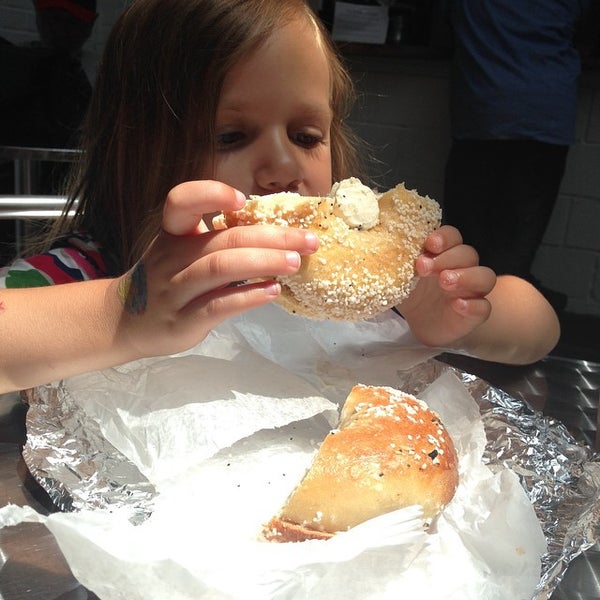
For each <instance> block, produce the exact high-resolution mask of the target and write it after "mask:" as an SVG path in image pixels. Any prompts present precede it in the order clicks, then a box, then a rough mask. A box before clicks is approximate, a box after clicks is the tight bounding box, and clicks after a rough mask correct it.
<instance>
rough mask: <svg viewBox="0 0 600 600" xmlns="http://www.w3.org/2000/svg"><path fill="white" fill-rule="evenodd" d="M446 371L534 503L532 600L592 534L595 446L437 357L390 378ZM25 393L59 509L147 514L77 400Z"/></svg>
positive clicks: (128, 475) (37, 457) (599, 463)
mask: <svg viewBox="0 0 600 600" xmlns="http://www.w3.org/2000/svg"><path fill="white" fill-rule="evenodd" d="M447 370H450V371H453V372H454V373H455V374H456V375H457V376H458V377H459V378H460V379H461V381H462V383H463V384H464V385H465V387H466V388H467V389H468V390H469V392H470V393H471V395H472V397H473V398H474V400H475V401H476V402H477V403H478V405H479V407H480V411H481V416H482V420H483V424H484V428H485V431H486V435H487V446H486V452H485V454H484V461H485V462H486V463H487V465H488V466H489V467H490V468H491V469H492V470H494V468H495V467H496V468H498V469H501V468H505V467H508V468H510V469H511V470H513V471H514V472H515V473H516V474H517V475H518V477H519V479H520V482H521V485H522V486H523V488H524V490H525V492H526V494H527V495H528V497H529V499H530V501H531V502H532V504H533V506H534V509H535V511H536V514H537V516H538V518H539V520H540V524H541V526H542V530H543V532H544V535H545V537H546V541H547V552H546V554H545V555H544V556H543V557H542V572H541V578H540V582H539V584H538V586H537V588H536V590H535V593H534V595H533V596H532V600H545V599H548V598H550V596H551V595H552V593H553V591H554V590H555V589H556V587H557V585H558V583H559V582H560V580H561V579H562V577H563V576H564V574H565V572H566V570H567V567H568V566H569V564H570V563H571V561H572V560H573V559H575V558H576V557H577V556H578V555H579V554H581V552H583V551H585V550H586V549H588V548H590V547H591V546H593V545H594V544H595V543H597V542H598V541H599V540H600V455H598V453H595V452H594V451H593V450H592V449H591V448H590V447H588V446H585V445H582V444H580V443H579V442H577V441H576V440H575V439H574V438H573V436H572V435H571V434H570V433H569V432H568V430H567V429H566V427H565V426H564V425H562V424H561V423H560V422H558V421H557V420H555V419H552V418H549V417H545V416H544V415H542V414H541V413H540V412H539V411H535V410H533V409H531V408H530V407H529V406H528V405H527V404H526V403H525V402H523V401H521V400H517V399H515V398H513V397H511V396H510V395H509V394H507V393H505V392H504V391H502V390H500V389H498V388H495V387H493V386H491V385H490V384H489V383H487V382H486V381H484V380H482V379H480V378H478V377H476V376H474V375H471V374H469V373H466V372H463V371H460V370H458V369H455V368H453V367H450V366H448V365H446V364H445V363H442V362H440V361H438V360H435V359H434V360H430V361H427V362H425V363H422V364H420V365H417V366H416V367H413V368H412V369H410V370H408V371H405V372H402V373H401V374H400V376H401V383H400V387H402V389H404V390H405V391H407V392H409V393H412V394H415V395H418V394H419V392H420V391H421V390H423V389H424V388H425V387H427V385H428V384H430V383H431V382H433V381H435V380H436V379H437V378H438V377H439V376H440V375H442V374H443V373H444V372H445V371H447ZM28 402H29V404H30V408H29V411H28V415H27V433H28V440H27V444H26V446H25V447H24V449H23V457H24V460H25V462H26V464H27V466H28V468H29V470H30V472H31V474H32V476H33V477H34V478H35V479H36V480H37V481H38V482H39V483H40V485H41V486H42V487H43V488H44V489H45V490H46V492H47V493H48V494H49V495H50V497H51V499H52V501H53V502H54V503H55V505H56V506H57V507H58V508H59V509H60V510H63V511H72V510H81V509H103V510H111V509H113V508H116V507H118V508H119V509H123V508H126V509H128V510H130V511H131V516H130V520H131V521H132V522H133V523H141V522H143V521H144V520H145V519H146V518H147V517H148V516H149V515H150V514H151V513H152V509H153V499H154V496H155V490H154V488H153V486H152V485H151V484H150V483H149V482H148V481H147V480H146V479H145V478H144V476H143V475H142V474H141V473H140V472H139V470H138V469H137V467H136V466H135V465H133V463H131V462H130V461H129V460H128V459H126V458H125V457H124V456H123V455H122V454H121V453H120V452H118V451H117V450H116V449H115V448H114V447H113V446H112V445H111V444H109V443H108V442H107V441H106V440H105V439H104V438H103V436H102V434H101V433H100V428H99V426H98V424H97V423H96V422H95V421H94V420H92V419H90V418H89V417H87V415H86V414H85V413H84V411H83V410H82V409H81V408H80V407H79V406H78V405H76V404H74V403H68V402H65V400H64V397H63V398H62V399H61V402H59V401H58V394H57V388H56V387H55V386H45V387H41V388H38V389H36V391H35V393H34V394H33V395H32V396H30V397H29V399H28Z"/></svg>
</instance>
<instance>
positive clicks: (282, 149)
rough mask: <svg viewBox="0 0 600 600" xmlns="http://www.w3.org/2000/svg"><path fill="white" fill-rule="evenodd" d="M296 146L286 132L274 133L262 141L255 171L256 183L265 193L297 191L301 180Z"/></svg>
mask: <svg viewBox="0 0 600 600" xmlns="http://www.w3.org/2000/svg"><path fill="white" fill-rule="evenodd" d="M297 152H298V148H297V146H295V145H294V144H293V143H292V142H291V141H290V139H289V138H288V136H287V132H286V133H285V134H283V133H275V134H272V135H270V136H268V137H266V138H265V139H264V140H263V141H262V147H261V149H260V150H259V161H258V163H257V168H256V172H255V180H256V183H257V185H258V186H259V187H260V188H261V189H263V190H265V192H267V193H275V192H297V191H298V189H299V187H300V183H301V181H302V172H301V165H300V163H299V161H298V158H297Z"/></svg>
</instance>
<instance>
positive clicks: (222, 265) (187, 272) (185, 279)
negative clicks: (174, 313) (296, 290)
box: [170, 248, 301, 307]
mask: <svg viewBox="0 0 600 600" xmlns="http://www.w3.org/2000/svg"><path fill="white" fill-rule="evenodd" d="M300 262H301V258H300V254H299V253H298V252H296V251H293V250H265V249H263V248H233V249H230V250H227V251H225V250H224V251H219V252H213V253H211V254H209V255H208V256H205V257H203V258H202V259H201V260H197V261H195V262H193V263H192V264H190V265H189V266H188V267H186V268H185V269H183V270H182V271H181V272H179V273H177V274H176V275H174V276H173V278H172V279H171V283H170V285H171V286H172V290H173V292H174V293H175V297H176V298H177V303H178V305H179V306H180V307H183V306H185V305H187V304H188V303H189V302H191V301H192V300H193V299H194V298H197V297H199V296H203V295H204V294H208V293H210V292H212V291H214V290H220V289H222V288H224V287H226V286H229V285H230V284H231V283H234V282H238V281H247V280H253V279H270V278H273V277H275V276H278V275H292V274H294V273H296V272H297V271H298V269H299V267H300Z"/></svg>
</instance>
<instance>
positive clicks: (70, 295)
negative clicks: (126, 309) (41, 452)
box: [0, 279, 139, 392]
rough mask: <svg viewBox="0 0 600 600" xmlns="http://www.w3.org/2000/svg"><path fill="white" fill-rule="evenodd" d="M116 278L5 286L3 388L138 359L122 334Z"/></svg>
mask: <svg viewBox="0 0 600 600" xmlns="http://www.w3.org/2000/svg"><path fill="white" fill-rule="evenodd" d="M116 285H117V284H116V280H111V279H99V280H95V281H85V282H79V283H72V284H64V285H57V286H50V287H42V288H24V289H5V290H0V339H1V340H2V344H0V392H6V391H12V390H18V389H24V388H28V387H31V386H35V385H39V384H43V383H48V382H51V381H57V380H60V379H62V378H64V377H69V376H72V375H76V374H79V373H82V372H85V371H90V370H96V369H102V368H107V367H110V366H114V365H117V364H121V363H124V362H127V361H130V360H134V359H135V358H139V357H138V356H136V355H135V350H133V348H131V347H128V345H127V344H126V341H125V340H124V339H123V338H122V336H120V335H119V321H120V316H121V314H122V307H121V305H120V302H119V298H118V295H117V293H116Z"/></svg>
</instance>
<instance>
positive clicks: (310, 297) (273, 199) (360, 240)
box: [217, 179, 441, 321]
mask: <svg viewBox="0 0 600 600" xmlns="http://www.w3.org/2000/svg"><path fill="white" fill-rule="evenodd" d="M348 181H350V182H353V181H357V182H358V180H356V179H350V180H344V182H341V183H340V184H336V185H340V186H341V185H342V184H343V183H345V182H348ZM358 184H359V185H361V186H362V184H360V182H358ZM362 187H363V188H365V187H366V186H362ZM335 188H336V186H334V189H335ZM367 189H368V188H367ZM342 196H343V194H341V195H340V194H338V195H337V196H336V195H335V194H333V193H332V195H330V196H324V197H313V196H300V195H298V194H293V193H287V192H283V193H280V194H271V195H268V196H250V197H249V198H248V200H247V202H246V205H245V206H244V207H243V208H242V209H241V210H239V211H231V212H225V213H223V215H222V216H221V217H220V223H217V226H219V225H220V226H226V227H233V226H236V225H251V224H276V225H284V226H286V225H289V226H293V227H300V228H305V229H309V230H312V231H314V232H315V234H316V235H317V236H318V238H319V240H320V246H319V249H318V250H317V252H315V253H314V254H312V255H309V256H303V257H302V264H301V266H300V269H299V270H298V272H297V273H296V274H294V275H291V276H285V277H278V278H277V279H278V281H279V282H280V283H281V286H282V293H281V295H280V296H279V298H278V300H277V301H278V303H279V304H280V305H281V306H282V307H283V308H285V309H286V310H287V311H288V312H291V313H297V314H299V315H302V316H305V317H309V318H313V319H321V320H322V319H332V320H340V321H357V320H361V319H365V318H370V317H373V316H375V315H377V314H378V313H380V312H383V311H384V310H386V309H389V308H391V307H393V306H395V305H396V304H398V303H399V302H401V301H402V300H403V299H404V298H406V297H407V296H408V294H409V293H410V292H411V290H412V288H413V285H414V282H415V276H414V261H415V259H416V258H417V256H418V255H419V254H420V253H421V251H422V248H423V244H424V242H425V239H426V237H427V235H428V234H429V233H430V232H431V231H433V230H434V229H436V228H437V227H439V225H440V221H441V210H440V207H439V205H438V204H437V202H435V201H434V200H432V199H431V198H429V197H427V196H425V197H424V196H420V195H419V194H418V193H417V192H416V191H414V190H408V189H406V187H405V186H404V184H399V185H397V186H396V187H395V188H393V189H391V190H389V191H388V192H385V193H384V194H381V195H377V196H375V201H376V202H377V203H378V206H379V210H378V213H379V214H378V217H377V218H376V224H375V225H371V223H369V224H368V225H364V226H363V225H362V224H361V223H360V222H356V218H355V217H354V215H353V216H352V220H350V219H348V218H346V215H345V214H344V212H343V211H342ZM360 202H362V200H361V199H359V200H357V204H359V205H360ZM359 208H360V206H359ZM375 209H376V210H377V206H376V207H375ZM349 222H350V224H349Z"/></svg>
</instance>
